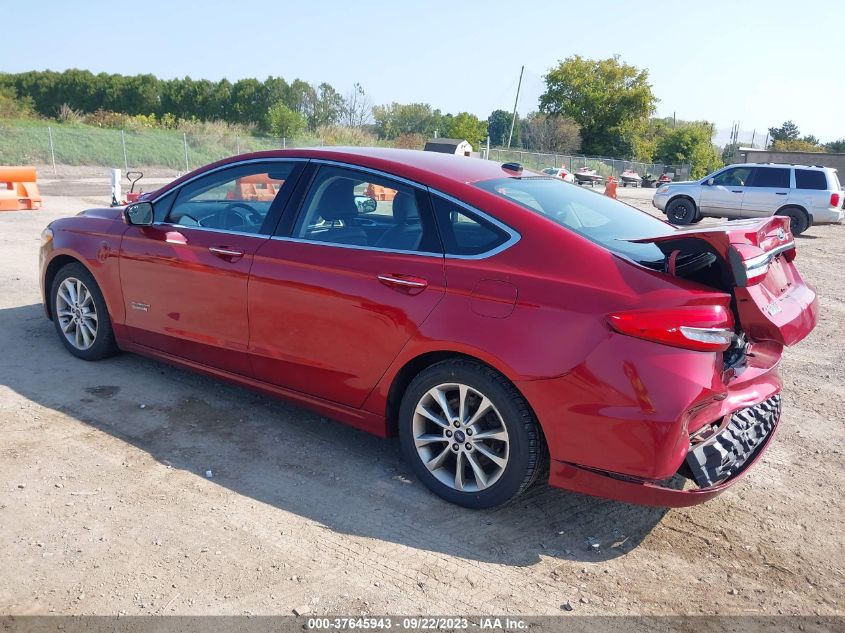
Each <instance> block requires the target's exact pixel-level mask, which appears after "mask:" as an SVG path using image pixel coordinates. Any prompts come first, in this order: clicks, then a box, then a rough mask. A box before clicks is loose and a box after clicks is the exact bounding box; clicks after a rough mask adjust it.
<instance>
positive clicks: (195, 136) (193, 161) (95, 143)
mask: <svg viewBox="0 0 845 633" xmlns="http://www.w3.org/2000/svg"><path fill="white" fill-rule="evenodd" d="M48 127H49V129H48ZM50 133H52V137H53V152H54V153H55V160H56V164H61V165H103V166H108V167H121V168H123V167H124V166H125V165H124V144H125V148H126V157H125V162H126V163H128V166H129V168H132V167H170V168H173V169H176V170H180V171H184V170H185V140H186V139H187V145H188V166H189V167H190V169H194V168H196V167H199V166H200V165H204V164H206V163H210V162H212V161H215V160H219V159H220V158H224V157H226V156H231V155H233V154H237V153H245V152H251V151H259V150H266V149H278V148H280V147H281V140H280V139H273V138H268V137H258V136H252V135H243V136H238V135H231V134H222V133H220V134H216V133H208V132H207V130H205V133H198V132H185V133H183V132H182V131H180V130H167V129H155V128H145V129H141V130H138V131H126V132H123V134H122V135H121V131H120V130H114V129H108V128H100V127H96V126H92V125H84V124H81V123H56V122H53V121H50V122H47V121H42V120H33V119H20V120H8V119H7V120H0V164H2V165H25V164H33V163H35V164H50V163H51V161H52V157H51V155H50ZM183 134H184V135H185V136H183ZM297 142H298V143H297V144H298V145H300V146H301V145H315V144H319V140H318V139H313V138H306V139H297Z"/></svg>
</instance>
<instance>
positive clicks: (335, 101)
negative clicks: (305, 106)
mask: <svg viewBox="0 0 845 633" xmlns="http://www.w3.org/2000/svg"><path fill="white" fill-rule="evenodd" d="M315 96H316V98H315V99H314V108H313V110H312V112H311V116H310V117H308V128H309V129H311V130H316V129H317V128H318V127H321V126H324V125H335V124H336V123H338V122H340V118H341V116H342V115H343V106H344V101H343V95H341V94H340V93H339V92H338V91H337V90H335V89H334V88H332V87H331V86H330V85H329V84H327V83H321V84H320V85H319V86H317V89H316V90H315Z"/></svg>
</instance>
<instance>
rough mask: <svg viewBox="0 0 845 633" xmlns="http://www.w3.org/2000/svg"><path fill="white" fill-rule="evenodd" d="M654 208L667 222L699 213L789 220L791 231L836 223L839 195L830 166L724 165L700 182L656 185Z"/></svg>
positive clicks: (686, 220)
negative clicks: (779, 216)
mask: <svg viewBox="0 0 845 633" xmlns="http://www.w3.org/2000/svg"><path fill="white" fill-rule="evenodd" d="M653 204H654V206H656V207H657V208H658V209H660V210H661V211H663V212H664V213H665V214H666V215H667V217H668V218H669V221H670V222H672V223H673V224H679V225H685V224H694V223H696V222H699V221H701V219H702V218H704V217H708V216H709V217H719V218H731V219H734V218H763V217H769V216H771V215H782V216H785V217H788V218H789V221H790V230H791V231H792V233H793V235H800V234H801V233H803V232H804V231H806V230H807V229H808V228H809V227H810V226H812V225H813V224H832V223H839V222H842V219H843V216H845V212H843V206H844V205H845V195H843V191H842V186H841V185H840V183H839V178H838V177H837V175H836V170H835V169H831V168H830V167H818V166H816V167H810V166H807V165H781V164H776V163H765V164H758V163H744V164H739V165H730V166H728V167H725V168H724V169H720V170H719V171H717V172H714V173H712V174H710V175H709V176H705V177H704V178H702V179H701V180H695V181H689V182H675V183H671V184H669V185H665V186H660V187H658V189H657V191H656V192H655V194H654V200H653Z"/></svg>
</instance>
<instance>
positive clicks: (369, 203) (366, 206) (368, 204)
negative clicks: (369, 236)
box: [355, 196, 378, 213]
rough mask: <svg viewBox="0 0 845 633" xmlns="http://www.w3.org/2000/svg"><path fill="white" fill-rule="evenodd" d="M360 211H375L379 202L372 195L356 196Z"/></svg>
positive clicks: (356, 203)
mask: <svg viewBox="0 0 845 633" xmlns="http://www.w3.org/2000/svg"><path fill="white" fill-rule="evenodd" d="M355 205H356V206H357V207H358V213H373V212H374V211H375V210H376V209H377V208H378V202H376V199H375V198H371V197H370V196H355Z"/></svg>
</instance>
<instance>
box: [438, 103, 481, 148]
mask: <svg viewBox="0 0 845 633" xmlns="http://www.w3.org/2000/svg"><path fill="white" fill-rule="evenodd" d="M445 132H446V135H447V136H448V137H449V138H462V139H466V140H467V141H469V144H470V145H472V146H473V147H474V148H476V149H477V148H478V147H479V146H480V145H481V142H482V141H483V140H484V139H485V138H486V137H487V122H486V121H479V120H478V117H477V116H475V115H474V114H470V113H469V112H459V113H458V114H456V115H455V116H454V117H452V120H451V121H450V122H449V127H448V128H447V129H446V130H445Z"/></svg>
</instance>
